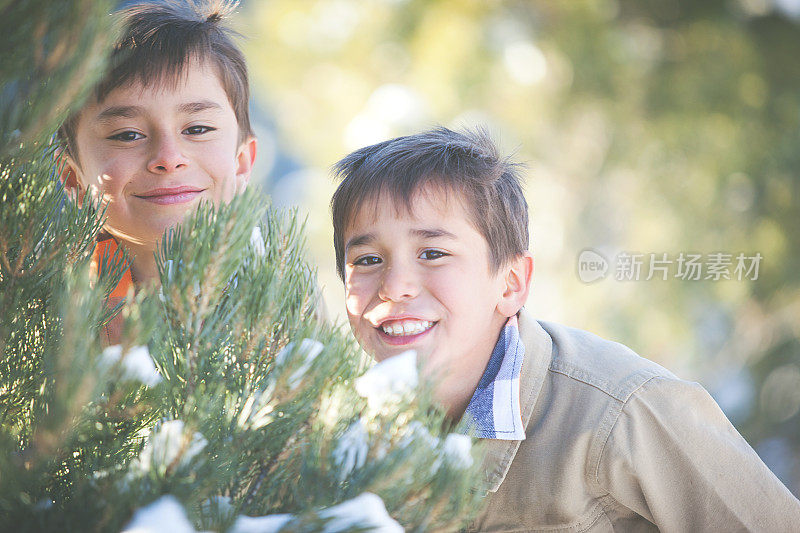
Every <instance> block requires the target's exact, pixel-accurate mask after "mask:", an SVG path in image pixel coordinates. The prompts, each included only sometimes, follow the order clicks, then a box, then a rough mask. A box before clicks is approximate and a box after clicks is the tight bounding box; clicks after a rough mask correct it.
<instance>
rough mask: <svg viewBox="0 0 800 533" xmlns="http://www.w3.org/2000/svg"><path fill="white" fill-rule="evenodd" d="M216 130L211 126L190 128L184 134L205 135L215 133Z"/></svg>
mask: <svg viewBox="0 0 800 533" xmlns="http://www.w3.org/2000/svg"><path fill="white" fill-rule="evenodd" d="M215 129H216V128H212V127H211V126H189V127H188V128H186V129H185V130H183V132H184V133H188V134H189V135H202V134H203V133H208V132H209V131H214V130H215Z"/></svg>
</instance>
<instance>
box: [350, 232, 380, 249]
mask: <svg viewBox="0 0 800 533" xmlns="http://www.w3.org/2000/svg"><path fill="white" fill-rule="evenodd" d="M374 240H375V234H374V233H362V234H361V235H356V236H355V237H353V238H351V239H350V240H349V241H347V243H346V244H345V245H344V249H345V250H347V249H348V248H352V247H353V246H361V245H363V244H369V243H370V242H372V241H374Z"/></svg>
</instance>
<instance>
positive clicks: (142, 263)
mask: <svg viewBox="0 0 800 533" xmlns="http://www.w3.org/2000/svg"><path fill="white" fill-rule="evenodd" d="M125 247H126V248H127V249H128V251H129V252H130V253H131V255H132V257H133V259H132V261H131V278H132V279H133V283H134V285H142V284H145V283H148V282H150V281H156V282H158V281H159V280H160V278H159V275H158V267H157V266H156V257H155V254H154V253H153V249H152V248H149V247H145V246H135V245H131V244H130V243H125Z"/></svg>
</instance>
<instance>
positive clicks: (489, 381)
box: [466, 316, 525, 440]
mask: <svg viewBox="0 0 800 533" xmlns="http://www.w3.org/2000/svg"><path fill="white" fill-rule="evenodd" d="M524 357H525V346H524V345H523V344H522V341H521V340H520V338H519V322H518V321H517V317H516V316H513V317H511V318H509V319H508V322H506V325H505V326H504V327H503V330H502V331H501V332H500V338H499V339H498V340H497V344H495V346H494V350H493V351H492V356H491V357H490V358H489V364H488V365H487V366H486V371H485V372H484V373H483V376H482V377H481V380H480V381H479V382H478V388H477V389H475V394H473V395H472V399H470V401H469V405H467V410H466V415H467V417H468V420H469V422H468V427H469V429H470V430H471V432H472V433H473V434H474V435H475V436H476V437H479V438H482V439H499V440H525V426H524V425H523V423H522V415H521V413H520V401H519V394H520V391H519V377H520V373H521V371H522V360H523V358H524Z"/></svg>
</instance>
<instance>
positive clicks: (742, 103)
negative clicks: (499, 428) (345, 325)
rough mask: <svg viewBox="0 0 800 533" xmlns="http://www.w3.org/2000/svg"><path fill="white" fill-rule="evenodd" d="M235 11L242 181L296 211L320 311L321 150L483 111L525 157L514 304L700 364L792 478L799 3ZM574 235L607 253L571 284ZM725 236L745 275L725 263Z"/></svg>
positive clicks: (324, 0)
mask: <svg viewBox="0 0 800 533" xmlns="http://www.w3.org/2000/svg"><path fill="white" fill-rule="evenodd" d="M237 27H238V29H239V30H240V31H241V33H243V34H244V35H245V36H246V40H245V42H244V44H245V48H246V53H247V56H248V60H249V65H250V69H251V73H252V81H253V93H254V103H253V105H254V120H255V127H256V131H257V133H258V135H259V140H260V154H259V166H258V169H257V176H258V180H260V185H261V186H262V187H263V188H264V189H265V190H266V191H267V192H268V193H269V194H270V195H271V196H272V197H273V201H274V203H275V204H277V205H297V206H298V209H299V213H300V215H301V216H302V217H307V230H308V231H307V235H308V245H309V251H310V254H311V259H312V260H313V261H314V262H315V263H316V264H317V265H318V268H319V279H320V283H321V285H322V287H323V290H324V295H325V299H326V302H327V306H328V311H329V313H330V315H331V316H333V317H338V319H339V320H344V318H343V303H342V294H343V293H342V286H341V282H340V281H339V280H338V279H337V278H336V275H335V265H334V255H333V248H332V244H331V243H332V237H331V223H330V218H329V210H328V202H329V200H330V196H331V193H332V192H333V190H334V188H335V186H336V184H335V183H334V182H333V181H332V179H331V177H330V174H329V168H330V166H331V165H332V164H333V163H335V162H336V161H337V160H338V159H339V158H340V157H342V156H343V155H345V154H346V153H347V152H349V151H350V150H353V149H355V148H358V147H360V146H363V145H366V144H372V143H375V142H378V141H381V140H384V139H387V138H389V137H393V136H397V135H404V134H408V133H412V132H416V131H419V130H422V129H425V128H428V127H431V126H433V125H437V124H442V125H446V126H449V127H454V128H459V127H470V126H476V125H482V126H485V127H486V128H488V129H489V130H490V131H491V132H492V133H493V135H494V137H495V139H496V140H497V142H498V144H499V146H500V147H501V149H502V150H503V151H504V152H505V153H513V154H515V157H516V159H517V160H519V161H521V162H524V163H525V164H526V165H527V170H526V172H525V177H526V194H527V198H528V202H529V204H530V206H531V210H532V221H531V227H530V230H531V236H532V243H533V251H534V254H535V258H536V259H535V260H536V272H535V276H534V284H533V291H532V296H531V298H530V300H529V302H528V307H529V308H530V309H531V310H532V311H533V312H534V313H535V314H536V315H537V316H538V317H540V318H541V319H545V320H554V321H558V322H563V323H566V324H568V325H571V326H575V327H579V328H582V329H587V330H590V331H593V332H595V333H597V334H599V335H601V336H604V337H606V338H610V339H613V340H617V341H620V342H622V343H624V344H627V345H629V346H631V347H632V348H633V349H635V350H636V351H637V352H639V353H640V354H642V355H644V356H646V357H648V358H650V359H653V360H655V361H657V362H659V363H661V364H662V365H664V366H666V367H667V368H669V369H670V370H672V371H674V372H675V373H677V374H678V375H680V376H681V377H685V378H687V379H692V380H698V381H700V382H701V383H703V385H704V386H706V388H708V389H709V390H710V391H711V392H712V394H713V395H714V397H715V398H716V399H717V401H718V402H719V403H720V405H721V406H722V407H723V409H724V410H725V412H726V413H727V414H728V416H729V417H730V418H731V419H732V421H733V422H734V423H735V424H736V425H737V427H738V428H739V429H740V431H742V433H743V434H744V435H745V436H746V438H747V439H748V440H749V442H750V443H751V444H752V445H753V446H754V447H755V448H756V450H757V451H758V453H759V454H760V455H761V457H762V458H763V459H764V461H765V462H766V463H767V464H768V465H769V466H770V468H772V470H773V471H774V472H775V473H776V474H777V475H778V477H780V478H781V479H782V480H783V481H784V482H785V483H786V484H787V485H789V486H790V488H791V489H792V490H793V491H794V493H795V494H798V493H800V425H799V422H800V415H798V411H800V342H799V341H798V338H799V337H800V231H798V230H800V177H799V176H798V170H800V1H799V0H703V1H702V2H698V1H696V0H619V1H617V0H569V1H551V0H542V1H517V2H512V1H507V2H500V1H490V0H482V1H478V0H473V1H470V0H438V1H421V0H416V1H415V0H383V1H378V0H372V1H370V0H319V1H311V0H262V1H258V0H248V1H246V2H245V3H244V4H243V5H242V8H241V10H240V13H239V16H238V19H237ZM585 249H591V250H592V252H591V253H590V254H589V255H588V256H585V258H586V257H590V258H592V259H593V261H594V262H595V263H598V264H602V260H600V259H598V258H602V259H604V260H605V261H606V263H607V265H606V266H607V268H608V270H607V271H606V275H605V277H603V278H600V279H597V280H595V281H594V282H591V283H587V282H585V281H584V280H586V279H587V277H586V276H585V275H583V276H582V275H581V272H582V271H580V270H579V262H578V258H579V255H580V254H581V252H582V251H583V250H585ZM681 253H683V254H684V257H688V256H689V254H699V255H700V256H701V261H702V262H703V267H704V270H703V271H702V273H701V276H700V277H701V279H700V280H691V279H682V277H680V276H679V274H680V272H679V270H678V268H679V265H678V258H679V257H680V254H681ZM715 253H721V254H723V255H722V256H717V259H722V260H723V261H722V263H720V262H719V261H717V263H718V266H722V267H725V264H724V260H725V259H728V260H729V261H730V264H729V265H728V266H727V268H723V269H722V270H725V271H727V273H728V275H729V277H730V278H731V279H730V280H725V279H719V280H714V279H713V278H714V277H717V275H712V274H713V272H712V271H711V270H708V269H710V268H712V267H711V266H710V262H711V260H712V259H713V256H712V255H710V254H715ZM592 254H599V255H592ZM620 254H623V255H620ZM624 254H629V255H634V254H643V255H642V260H643V264H642V266H641V273H640V275H639V276H638V278H639V279H638V281H637V280H635V279H634V280H623V279H618V278H625V277H635V276H634V275H632V274H631V273H630V272H627V273H626V272H624V271H623V270H620V268H621V265H624V263H623V259H624V257H625V255H624ZM651 254H655V256H651ZM663 254H666V256H664V255H663ZM727 254H730V257H727ZM739 254H743V256H744V257H748V258H749V257H755V256H756V254H760V255H761V257H762V259H761V262H760V264H759V271H758V275H757V276H756V275H755V272H753V271H752V270H750V272H749V273H747V272H743V271H739V272H738V274H739V276H738V277H741V278H742V279H741V280H740V279H737V272H736V270H735V269H736V266H737V256H738V255H739ZM653 258H655V259H656V260H658V261H661V260H663V259H666V260H667V262H666V263H662V262H657V263H653V266H654V267H655V266H660V267H661V268H660V269H655V270H654V275H653V276H652V278H651V279H649V280H647V278H648V277H650V276H649V274H650V266H651V263H652V259H653ZM749 266H752V265H750V264H748V267H749ZM583 274H587V272H583ZM589 274H591V272H589ZM743 274H744V275H743ZM709 275H711V277H712V279H705V278H706V277H708V276H709ZM663 276H666V277H667V280H666V281H665V280H663V279H662V278H663ZM582 277H583V280H582ZM720 277H721V278H724V276H721V275H720ZM754 278H757V279H754Z"/></svg>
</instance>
